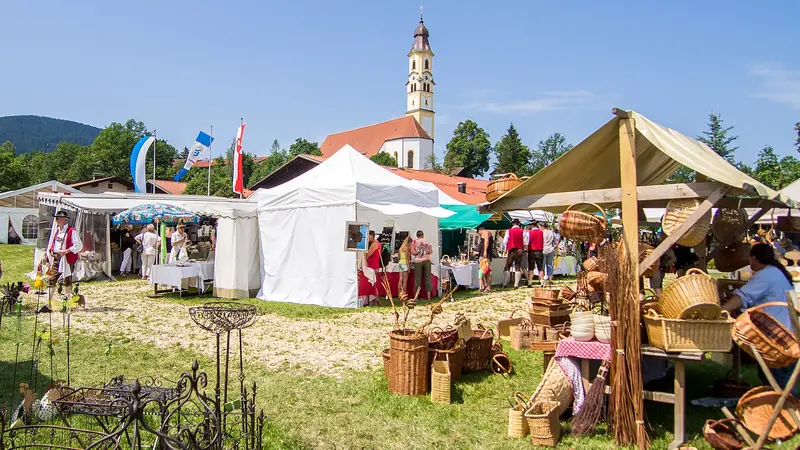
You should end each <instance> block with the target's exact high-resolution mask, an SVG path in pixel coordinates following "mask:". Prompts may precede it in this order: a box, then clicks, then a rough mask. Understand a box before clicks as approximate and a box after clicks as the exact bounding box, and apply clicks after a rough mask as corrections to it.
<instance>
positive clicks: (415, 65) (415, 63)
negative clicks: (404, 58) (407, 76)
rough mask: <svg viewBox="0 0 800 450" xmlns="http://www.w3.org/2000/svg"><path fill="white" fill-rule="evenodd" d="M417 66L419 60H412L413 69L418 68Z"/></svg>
mask: <svg viewBox="0 0 800 450" xmlns="http://www.w3.org/2000/svg"><path fill="white" fill-rule="evenodd" d="M416 68H417V62H416V61H411V70H416Z"/></svg>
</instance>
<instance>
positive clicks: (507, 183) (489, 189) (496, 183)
mask: <svg viewBox="0 0 800 450" xmlns="http://www.w3.org/2000/svg"><path fill="white" fill-rule="evenodd" d="M527 178H528V177H523V178H518V177H517V175H516V174H513V173H506V174H503V175H502V176H500V178H498V179H496V180H493V181H490V182H489V184H488V185H486V201H487V202H493V201H495V200H497V199H498V198H499V197H500V196H501V195H503V194H505V193H506V192H508V191H511V190H513V189H514V188H516V187H517V186H519V185H520V184H522V182H523V181H525V180H526V179H527Z"/></svg>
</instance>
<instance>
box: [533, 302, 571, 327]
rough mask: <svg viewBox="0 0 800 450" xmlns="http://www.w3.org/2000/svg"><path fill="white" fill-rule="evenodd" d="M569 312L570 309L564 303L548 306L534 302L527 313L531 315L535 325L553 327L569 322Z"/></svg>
mask: <svg viewBox="0 0 800 450" xmlns="http://www.w3.org/2000/svg"><path fill="white" fill-rule="evenodd" d="M571 312H572V310H571V309H570V308H569V306H566V305H559V306H554V307H548V306H544V305H536V304H535V305H533V307H531V310H530V313H529V315H530V316H531V322H533V323H534V324H536V325H544V326H546V327H555V326H557V325H561V324H563V323H566V322H569V314H570V313H571Z"/></svg>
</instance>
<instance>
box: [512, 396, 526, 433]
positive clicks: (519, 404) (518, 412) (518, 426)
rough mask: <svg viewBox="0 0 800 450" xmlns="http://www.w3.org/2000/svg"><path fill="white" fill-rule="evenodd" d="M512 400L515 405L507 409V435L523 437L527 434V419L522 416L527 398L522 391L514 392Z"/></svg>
mask: <svg viewBox="0 0 800 450" xmlns="http://www.w3.org/2000/svg"><path fill="white" fill-rule="evenodd" d="M514 402H516V405H514V406H513V407H511V408H509V409H508V437H511V438H523V437H525V436H527V435H528V421H527V420H526V419H525V416H524V414H525V410H526V409H527V408H528V399H527V398H526V397H525V396H524V395H523V394H522V392H515V393H514Z"/></svg>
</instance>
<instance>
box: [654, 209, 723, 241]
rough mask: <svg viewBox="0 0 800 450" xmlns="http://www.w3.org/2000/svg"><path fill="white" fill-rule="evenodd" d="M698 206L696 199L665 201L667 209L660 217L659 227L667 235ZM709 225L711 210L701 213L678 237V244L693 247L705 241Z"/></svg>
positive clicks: (681, 223)
mask: <svg viewBox="0 0 800 450" xmlns="http://www.w3.org/2000/svg"><path fill="white" fill-rule="evenodd" d="M699 207H700V201H699V200H697V199H693V198H691V199H675V200H670V201H669V203H667V210H666V211H665V212H664V217H663V218H662V219H661V228H662V229H663V230H664V233H666V234H667V235H670V234H672V233H673V232H674V231H675V230H677V229H678V228H679V227H680V226H681V225H683V223H684V222H686V219H688V218H689V216H691V215H692V213H693V212H695V210H697V208H699ZM710 225H711V210H709V211H708V212H707V213H705V214H704V215H703V217H701V218H700V220H698V221H697V222H695V224H694V225H692V227H691V228H689V231H687V232H686V234H684V235H683V236H681V238H680V239H678V244H680V245H682V246H684V247H694V246H696V245H697V244H700V243H701V242H703V241H705V239H706V235H707V234H708V228H709V226H710Z"/></svg>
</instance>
